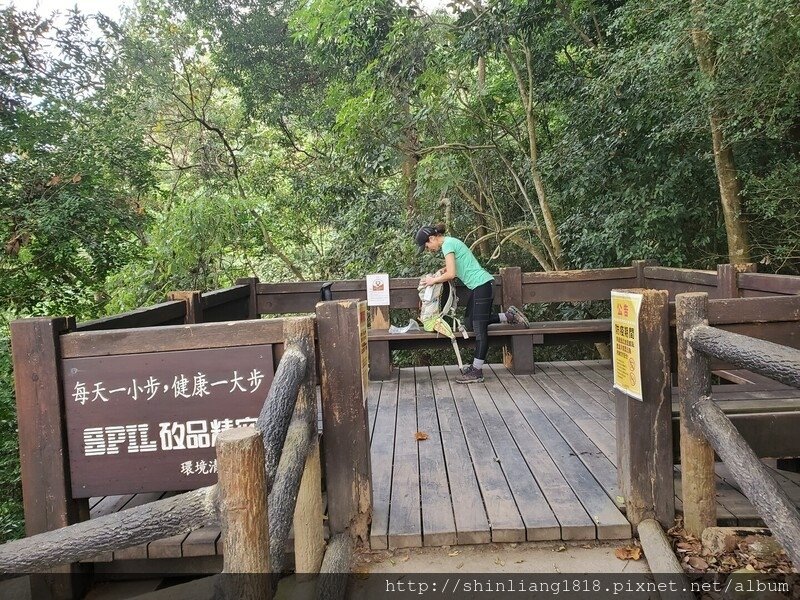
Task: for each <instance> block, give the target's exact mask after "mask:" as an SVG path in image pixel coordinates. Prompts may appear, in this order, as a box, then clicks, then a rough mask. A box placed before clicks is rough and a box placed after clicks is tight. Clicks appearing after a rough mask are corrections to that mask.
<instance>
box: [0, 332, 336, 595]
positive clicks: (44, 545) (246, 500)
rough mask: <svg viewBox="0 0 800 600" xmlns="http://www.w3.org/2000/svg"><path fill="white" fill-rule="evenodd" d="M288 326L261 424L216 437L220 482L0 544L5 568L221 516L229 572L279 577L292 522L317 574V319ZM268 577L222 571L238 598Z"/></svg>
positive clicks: (125, 543) (19, 568)
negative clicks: (244, 577)
mask: <svg viewBox="0 0 800 600" xmlns="http://www.w3.org/2000/svg"><path fill="white" fill-rule="evenodd" d="M283 331H284V336H285V351H284V353H283V356H282V358H281V361H280V364H279V366H278V369H277V371H276V373H275V378H274V380H273V382H272V386H271V387H270V391H269V394H268V396H267V399H266V401H265V402H264V405H263V408H262V410H261V414H260V415H259V417H258V421H257V423H256V426H255V429H253V428H251V427H250V428H247V427H245V428H236V429H229V430H226V431H223V432H221V433H220V434H219V436H218V437H217V460H218V470H219V479H218V483H217V484H215V485H212V486H207V487H204V488H200V489H197V490H194V491H191V492H187V493H185V494H181V495H179V496H174V497H172V498H168V499H165V500H159V501H156V502H152V503H149V504H146V505H143V506H139V507H136V508H131V509H128V510H123V511H121V512H118V513H115V514H112V515H108V516H105V517H100V518H97V519H92V520H89V521H84V522H81V523H76V524H74V525H70V526H68V527H63V528H60V529H56V530H53V531H48V532H46V533H41V534H38V535H34V536H31V537H28V538H25V539H22V540H18V541H14V542H9V543H7V544H5V545H3V546H0V573H19V572H41V571H44V570H47V569H50V568H51V567H54V566H56V565H61V564H66V563H74V562H78V561H81V560H84V559H88V558H91V557H93V556H96V555H98V554H100V553H102V552H109V551H114V550H119V549H122V548H127V547H130V546H132V545H135V544H141V543H147V542H150V541H154V540H157V539H161V538H164V537H166V536H170V535H174V534H178V533H187V532H189V531H191V530H193V529H196V528H199V527H202V526H206V525H215V524H219V525H221V526H222V536H223V537H222V539H223V540H224V545H225V552H224V570H223V572H225V573H272V574H273V577H272V578H271V580H272V581H273V582H274V583H276V582H277V578H278V577H279V576H280V574H281V573H282V572H283V571H284V570H285V568H286V561H285V549H286V542H287V539H288V536H289V529H290V527H291V526H292V523H294V548H295V570H296V571H297V572H300V573H318V572H319V571H320V568H321V567H322V563H323V554H324V549H325V542H324V537H323V506H322V489H321V468H320V452H319V437H318V432H317V427H316V422H317V421H316V383H315V382H316V372H315V362H316V361H315V352H314V346H315V344H314V319H313V318H312V317H303V318H296V319H286V320H285V321H284V327H283ZM337 553H338V546H337ZM336 558H337V559H338V556H337V557H336ZM269 581H270V578H253V579H247V580H246V585H244V584H241V581H240V579H239V578H237V577H231V578H222V579H220V582H225V585H228V586H237V585H239V586H240V587H239V588H237V589H236V590H232V592H233V594H234V595H232V596H230V597H237V598H268V597H270V595H271V592H272V588H271V587H269ZM230 591H231V590H228V592H230ZM226 593H227V592H226Z"/></svg>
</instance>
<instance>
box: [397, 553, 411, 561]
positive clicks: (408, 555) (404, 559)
mask: <svg viewBox="0 0 800 600" xmlns="http://www.w3.org/2000/svg"><path fill="white" fill-rule="evenodd" d="M409 558H411V555H410V554H406V555H405V556H404V557H403V558H401V559H400V562H407V561H408V559H409Z"/></svg>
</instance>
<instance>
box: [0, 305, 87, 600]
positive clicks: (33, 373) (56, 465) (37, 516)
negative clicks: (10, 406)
mask: <svg viewBox="0 0 800 600" xmlns="http://www.w3.org/2000/svg"><path fill="white" fill-rule="evenodd" d="M69 322H70V320H69V319H65V318H52V319H51V318H37V319H22V320H18V321H13V322H12V323H11V325H10V329H11V354H12V360H13V364H14V388H15V393H16V399H17V420H18V427H19V453H20V466H21V471H22V497H23V506H24V509H25V533H26V535H28V536H31V535H35V534H37V533H43V532H45V531H51V530H53V529H58V528H60V527H66V526H67V525H71V524H73V523H78V522H79V521H83V520H87V519H88V518H89V506H88V501H87V500H73V499H72V489H71V488H72V485H71V482H70V475H69V452H68V446H67V434H66V428H65V425H66V422H65V418H64V402H65V400H64V394H63V390H62V383H61V375H60V369H59V361H60V359H61V352H60V345H59V335H60V334H62V333H65V332H66V331H67V330H68V326H69ZM72 322H73V323H74V320H73V321H72ZM81 572H82V568H81V567H80V566H79V565H75V564H73V565H68V566H63V567H58V568H56V569H53V570H52V573H54V574H56V573H57V574H58V575H54V576H44V577H35V578H33V579H32V580H31V585H32V587H33V588H35V589H34V590H33V592H34V597H49V598H52V599H53V600H61V599H64V600H66V599H68V598H73V597H80V596H82V590H81V589H80V588H81V582H80V578H79V577H77V575H78V574H80V573H81ZM65 574H67V575H69V576H65Z"/></svg>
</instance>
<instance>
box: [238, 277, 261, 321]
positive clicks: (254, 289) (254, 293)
mask: <svg viewBox="0 0 800 600" xmlns="http://www.w3.org/2000/svg"><path fill="white" fill-rule="evenodd" d="M236 285H249V286H250V296H249V297H248V298H249V300H248V301H249V304H248V309H247V318H248V319H257V318H258V317H259V316H260V315H259V314H258V277H242V278H240V279H237V280H236Z"/></svg>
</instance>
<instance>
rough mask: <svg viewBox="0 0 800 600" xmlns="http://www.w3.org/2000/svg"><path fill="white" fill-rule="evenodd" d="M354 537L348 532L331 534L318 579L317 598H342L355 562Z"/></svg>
mask: <svg viewBox="0 0 800 600" xmlns="http://www.w3.org/2000/svg"><path fill="white" fill-rule="evenodd" d="M353 551H354V548H353V539H352V538H351V537H350V536H349V535H347V534H339V535H337V536H331V540H330V542H329V543H328V549H327V550H326V551H325V560H324V561H323V562H322V568H321V569H320V574H319V579H317V589H316V595H315V598H316V600H342V599H343V598H344V597H345V594H346V592H347V580H348V578H349V573H350V570H351V569H352V562H353Z"/></svg>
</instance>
